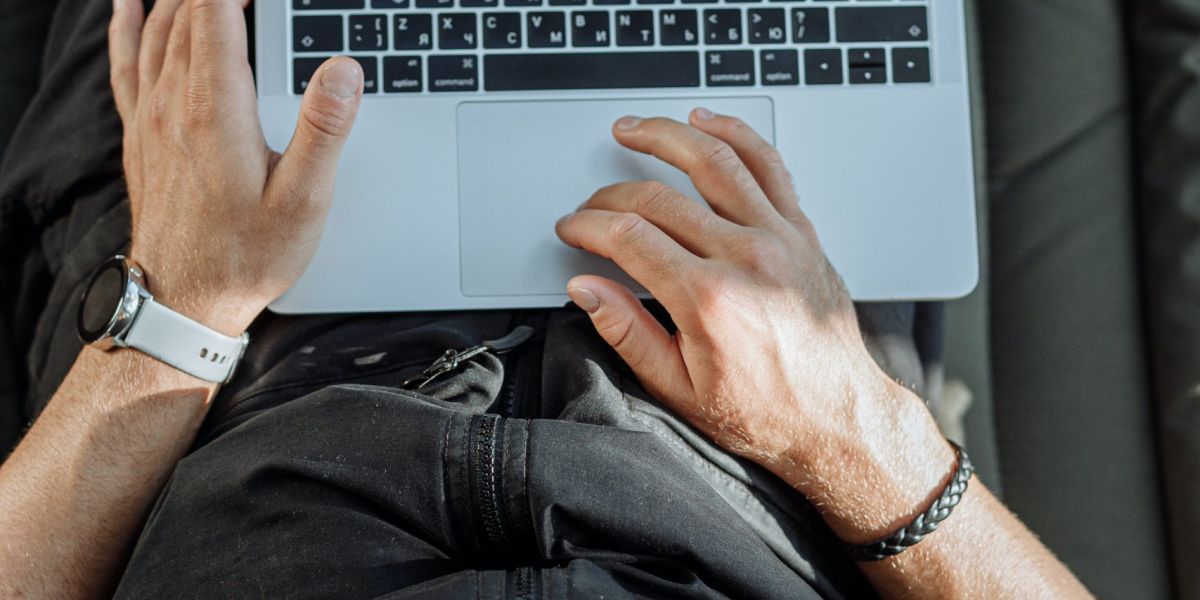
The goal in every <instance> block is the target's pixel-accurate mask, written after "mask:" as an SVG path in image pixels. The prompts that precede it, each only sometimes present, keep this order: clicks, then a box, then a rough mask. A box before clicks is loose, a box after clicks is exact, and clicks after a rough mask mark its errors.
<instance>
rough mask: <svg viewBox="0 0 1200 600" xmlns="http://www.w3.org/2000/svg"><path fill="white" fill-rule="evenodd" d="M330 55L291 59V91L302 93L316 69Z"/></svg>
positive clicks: (310, 81)
mask: <svg viewBox="0 0 1200 600" xmlns="http://www.w3.org/2000/svg"><path fill="white" fill-rule="evenodd" d="M329 58H330V57H328V56H325V57H321V58H297V59H295V60H293V61H292V81H293V82H294V83H293V84H292V91H293V92H295V93H296V94H303V93H304V90H307V89H308V84H310V83H312V78H313V75H315V74H316V72H317V69H318V68H319V67H320V66H321V65H323V64H325V61H327V60H329Z"/></svg>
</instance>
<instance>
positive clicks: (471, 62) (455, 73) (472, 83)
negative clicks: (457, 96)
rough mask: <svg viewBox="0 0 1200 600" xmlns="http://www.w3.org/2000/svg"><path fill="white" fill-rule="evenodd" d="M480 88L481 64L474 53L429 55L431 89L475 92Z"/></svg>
mask: <svg viewBox="0 0 1200 600" xmlns="http://www.w3.org/2000/svg"><path fill="white" fill-rule="evenodd" d="M478 89H479V64H478V62H477V61H476V60H475V56H473V55H457V56H454V55H450V56H430V57H429V91H431V92H474V91H476V90H478Z"/></svg>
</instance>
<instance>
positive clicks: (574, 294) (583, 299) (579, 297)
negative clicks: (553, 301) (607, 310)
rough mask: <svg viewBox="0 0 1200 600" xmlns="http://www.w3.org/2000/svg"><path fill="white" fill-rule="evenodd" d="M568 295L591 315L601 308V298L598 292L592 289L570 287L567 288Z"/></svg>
mask: <svg viewBox="0 0 1200 600" xmlns="http://www.w3.org/2000/svg"><path fill="white" fill-rule="evenodd" d="M567 295H568V296H570V297H571V302H574V303H575V304H576V305H577V306H578V307H579V308H582V309H583V310H584V311H585V312H587V313H588V314H589V315H590V314H595V313H596V311H598V310H600V298H598V297H597V296H596V294H593V293H592V292H591V290H587V289H584V288H570V289H568V290H567Z"/></svg>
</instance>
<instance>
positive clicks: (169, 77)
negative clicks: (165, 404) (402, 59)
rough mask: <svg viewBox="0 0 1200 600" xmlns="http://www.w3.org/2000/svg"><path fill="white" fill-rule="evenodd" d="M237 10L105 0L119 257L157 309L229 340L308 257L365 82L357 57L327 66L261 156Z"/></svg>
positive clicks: (234, 0) (165, 0)
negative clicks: (137, 268)
mask: <svg viewBox="0 0 1200 600" xmlns="http://www.w3.org/2000/svg"><path fill="white" fill-rule="evenodd" d="M272 1H275V0H272ZM246 4H247V0H158V1H157V2H155V4H154V8H153V9H152V10H151V12H150V14H149V15H143V9H142V1H141V0H117V1H116V2H115V3H114V14H113V19H112V22H111V25H110V28H109V55H110V57H111V61H112V87H113V96H114V98H115V100H116V104H117V110H118V112H120V114H121V120H122V122H123V123H124V125H125V138H124V141H125V156H124V159H125V160H124V163H125V179H126V182H127V184H128V188H129V200H130V205H131V208H132V212H133V233H132V236H133V238H132V239H133V246H132V250H131V252H130V254H131V258H133V259H134V260H135V261H136V262H138V263H139V264H141V265H142V266H143V267H144V268H145V271H146V275H147V281H148V284H149V287H150V291H151V292H152V293H153V294H154V296H155V297H156V298H157V299H159V300H160V301H161V302H163V303H164V304H166V305H167V306H169V307H171V308H172V309H174V310H176V311H179V312H181V313H183V314H185V315H187V316H189V317H191V318H193V319H195V320H197V321H199V322H201V323H203V324H205V325H208V326H209V327H213V328H215V329H218V330H221V331H223V332H225V333H228V334H231V335H233V334H238V333H240V332H241V331H243V330H244V329H245V328H246V327H247V326H248V325H249V324H250V321H252V320H253V319H254V317H255V316H257V315H258V313H259V312H260V311H262V309H263V308H265V307H266V305H267V304H268V303H270V302H271V301H273V300H274V299H275V298H276V297H278V296H279V295H280V294H282V293H283V292H284V291H286V290H287V289H288V288H289V287H291V285H292V284H293V283H295V281H296V279H297V278H299V277H300V275H301V274H302V273H303V272H304V269H305V267H306V266H307V265H308V262H309V261H310V260H311V259H312V256H313V254H314V252H315V251H316V247H317V242H318V241H319V239H320V235H321V231H322V229H323V226H324V223H325V215H326V213H327V211H328V209H329V205H330V201H331V199H332V197H333V183H334V175H335V173H336V171H337V163H338V158H339V156H340V154H341V148H342V144H343V143H344V142H345V140H346V138H347V137H348V136H349V134H350V128H351V126H352V125H353V124H354V118H355V115H356V114H357V111H358V105H359V102H360V100H361V98H362V86H363V73H362V68H361V67H360V66H359V64H358V63H357V62H356V61H355V60H353V59H351V58H347V57H339V58H334V59H331V60H330V61H328V62H327V63H326V64H325V65H323V66H322V67H321V68H320V69H319V70H318V71H317V73H316V75H314V77H313V85H311V86H310V87H309V89H308V91H307V92H306V93H305V95H304V100H303V102H302V104H301V109H300V119H299V123H298V124H297V126H296V133H295V135H294V137H293V138H292V142H291V144H290V145H289V146H288V149H287V151H286V152H284V153H283V154H282V155H281V154H278V153H276V152H273V151H272V150H271V149H270V148H268V147H267V144H266V141H265V140H264V138H263V132H262V125H261V123H260V122H259V118H258V106H257V102H256V98H255V88H254V77H253V74H252V73H251V71H250V64H249V60H248V52H247V46H248V43H247V32H246V24H245V18H244V16H243V10H244V8H245V6H246Z"/></svg>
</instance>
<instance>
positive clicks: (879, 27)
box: [835, 6, 929, 42]
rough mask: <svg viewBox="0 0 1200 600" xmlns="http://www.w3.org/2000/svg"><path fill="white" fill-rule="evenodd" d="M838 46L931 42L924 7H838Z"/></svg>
mask: <svg viewBox="0 0 1200 600" xmlns="http://www.w3.org/2000/svg"><path fill="white" fill-rule="evenodd" d="M835 16H836V19H837V39H838V41H839V42H914V41H925V40H928V39H929V31H928V21H927V17H926V13H925V7H924V6H868V7H859V6H855V7H838V8H837V12H836V13H835Z"/></svg>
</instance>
